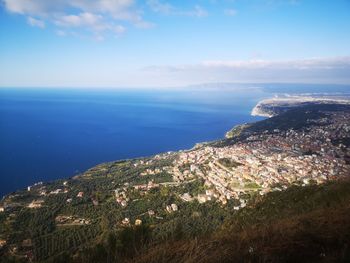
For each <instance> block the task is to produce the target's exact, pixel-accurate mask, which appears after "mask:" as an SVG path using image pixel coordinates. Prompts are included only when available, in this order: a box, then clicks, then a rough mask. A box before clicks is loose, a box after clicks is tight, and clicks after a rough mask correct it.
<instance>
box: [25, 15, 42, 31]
mask: <svg viewBox="0 0 350 263" xmlns="http://www.w3.org/2000/svg"><path fill="white" fill-rule="evenodd" d="M27 22H28V24H29V25H31V26H34V27H40V28H45V22H44V21H42V20H39V19H36V18H33V17H31V16H30V17H28V18H27Z"/></svg>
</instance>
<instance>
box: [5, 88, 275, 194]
mask: <svg viewBox="0 0 350 263" xmlns="http://www.w3.org/2000/svg"><path fill="white" fill-rule="evenodd" d="M272 95H273V92H269V91H267V90H263V89H257V88H252V89H244V88H242V89H229V88H221V89H212V88H205V87H204V88H199V87H197V88H188V89H115V90H114V89H74V88H72V89H68V88H47V89H45V88H40V89H39V88H37V89H35V88H21V89H19V88H1V89H0V197H1V196H3V195H5V194H8V193H10V192H13V191H15V190H17V189H21V188H24V187H26V186H27V185H31V184H33V183H35V182H38V181H51V180H54V179H57V178H68V177H72V176H74V175H76V174H79V173H81V172H83V171H85V170H86V169H88V168H90V167H92V166H94V165H96V164H99V163H102V162H107V161H113V160H118V159H126V158H133V157H141V156H150V155H154V154H157V153H160V152H166V151H176V150H180V149H189V148H191V147H193V146H194V144H195V143H197V142H203V141H211V140H216V139H220V138H222V137H223V136H224V134H225V132H226V131H227V130H229V129H230V128H231V127H232V126H234V125H236V124H240V123H244V122H252V121H256V120H259V119H261V118H259V117H252V116H250V112H251V110H252V108H253V107H254V106H255V104H256V103H257V102H258V101H259V100H261V99H263V98H267V97H271V96H272Z"/></svg>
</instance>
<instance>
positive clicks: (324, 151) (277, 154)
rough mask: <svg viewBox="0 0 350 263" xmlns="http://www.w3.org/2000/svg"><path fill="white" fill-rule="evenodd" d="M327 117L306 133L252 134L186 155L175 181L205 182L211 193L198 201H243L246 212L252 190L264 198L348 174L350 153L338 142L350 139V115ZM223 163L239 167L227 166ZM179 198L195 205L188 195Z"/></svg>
mask: <svg viewBox="0 0 350 263" xmlns="http://www.w3.org/2000/svg"><path fill="white" fill-rule="evenodd" d="M327 114H328V116H327V117H326V118H321V119H319V120H317V121H315V120H312V121H310V126H309V127H306V128H305V129H303V130H293V129H289V130H286V131H281V130H278V129H276V130H273V131H265V132H263V133H256V134H251V135H250V136H249V137H248V138H246V139H245V140H243V141H241V142H239V143H236V144H233V145H229V146H226V147H222V148H219V147H212V146H203V147H201V148H199V149H195V150H192V151H188V152H182V153H180V154H179V156H178V158H177V159H176V160H175V161H174V164H173V167H172V174H173V178H174V180H175V181H180V182H185V181H188V180H190V179H192V178H193V177H194V176H196V177H200V178H203V179H204V181H205V185H206V187H207V189H209V190H207V191H206V192H205V193H203V194H200V195H198V196H197V199H198V201H199V202H206V201H208V200H211V199H212V198H216V199H217V200H219V201H221V202H222V203H224V204H225V203H226V202H227V200H229V199H231V198H234V199H237V200H239V201H240V205H239V207H244V206H245V201H244V199H242V198H241V196H242V194H244V193H247V192H249V191H259V192H260V194H265V193H266V192H269V191H273V190H282V189H283V188H286V187H287V186H288V185H291V184H293V183H296V182H300V183H301V184H302V185H307V184H309V183H310V182H315V183H322V182H324V181H327V180H332V179H337V178H340V177H344V176H346V175H349V174H350V165H349V162H347V158H349V157H350V151H349V148H348V147H347V146H346V145H344V144H342V143H339V142H338V141H341V139H342V138H347V137H348V136H349V132H350V123H349V120H350V114H349V113H346V112H342V113H341V114H337V113H332V112H329V113H327ZM311 122H312V123H311ZM222 159H228V160H232V163H236V164H239V165H236V166H231V167H230V165H224V164H223V163H222V162H220V160H222ZM184 169H185V170H184ZM180 197H181V198H182V199H183V200H186V201H190V200H192V197H191V196H190V195H189V194H188V193H187V195H182V196H180ZM237 209H238V207H237Z"/></svg>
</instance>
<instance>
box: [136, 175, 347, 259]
mask: <svg viewBox="0 0 350 263" xmlns="http://www.w3.org/2000/svg"><path fill="white" fill-rule="evenodd" d="M349 190H350V182H349V181H348V180H347V181H341V182H333V183H328V184H325V185H321V186H316V185H314V186H308V187H291V188H290V189H288V190H286V191H284V192H275V193H270V194H268V195H267V196H266V197H265V198H263V199H262V200H259V199H258V200H255V202H254V203H253V204H251V205H250V206H249V208H246V209H245V210H242V211H240V212H239V213H237V214H236V215H234V216H233V217H232V218H229V219H227V220H226V221H225V223H224V224H223V225H222V226H221V227H220V228H219V229H218V230H217V231H216V232H215V233H213V234H211V235H209V236H205V237H200V238H198V239H197V238H196V239H190V240H181V241H177V242H171V243H168V244H162V245H159V246H156V247H153V248H151V249H148V250H147V251H146V252H145V253H143V254H142V255H138V256H137V257H136V258H135V259H134V260H132V261H131V262H137V263H141V262H145V263H146V262H187V263H190V262H201V263H209V262H211V263H213V262H218V263H219V262H349V260H350V249H349V242H350V205H349V204H350V191H349Z"/></svg>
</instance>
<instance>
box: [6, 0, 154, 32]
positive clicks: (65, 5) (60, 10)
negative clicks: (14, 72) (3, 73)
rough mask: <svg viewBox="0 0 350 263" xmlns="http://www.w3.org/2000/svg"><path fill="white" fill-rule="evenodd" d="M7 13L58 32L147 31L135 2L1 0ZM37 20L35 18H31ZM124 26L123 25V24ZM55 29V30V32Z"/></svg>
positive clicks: (103, 0) (132, 0) (112, 0)
mask: <svg viewBox="0 0 350 263" xmlns="http://www.w3.org/2000/svg"><path fill="white" fill-rule="evenodd" d="M0 1H2V2H3V3H4V6H5V7H6V9H7V10H8V11H9V12H12V13H17V14H22V15H26V16H28V17H29V18H28V23H29V24H30V25H32V26H39V27H43V26H45V23H52V24H54V25H55V26H56V27H57V30H61V29H62V28H68V27H72V28H75V29H76V30H78V29H88V30H89V31H91V32H93V34H96V32H100V34H101V32H102V31H103V32H104V34H107V33H110V34H114V33H117V34H121V33H123V32H125V30H126V27H125V26H126V25H133V26H135V27H139V28H149V27H151V26H152V25H153V24H152V23H149V22H147V21H144V19H143V17H142V15H141V14H142V12H141V11H140V10H138V9H137V7H136V4H135V1H134V0H0ZM33 17H36V18H33ZM122 24H123V25H122ZM57 30H56V31H57Z"/></svg>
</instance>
